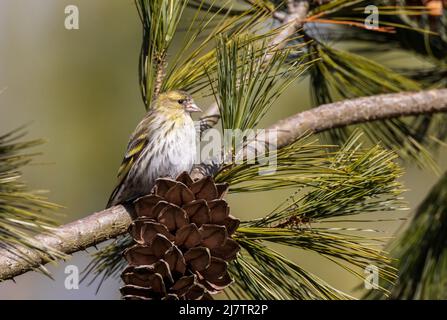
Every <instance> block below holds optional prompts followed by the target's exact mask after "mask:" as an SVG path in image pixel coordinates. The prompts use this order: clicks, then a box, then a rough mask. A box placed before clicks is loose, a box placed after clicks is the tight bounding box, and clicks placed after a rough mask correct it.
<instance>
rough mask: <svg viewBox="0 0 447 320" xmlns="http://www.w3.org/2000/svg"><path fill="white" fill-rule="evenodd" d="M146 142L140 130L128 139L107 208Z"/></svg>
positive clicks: (145, 135) (144, 135)
mask: <svg viewBox="0 0 447 320" xmlns="http://www.w3.org/2000/svg"><path fill="white" fill-rule="evenodd" d="M147 142H148V139H147V133H146V132H144V133H141V132H140V133H139V134H138V135H134V136H133V137H132V138H131V140H130V141H129V144H128V146H127V151H126V154H125V156H124V159H123V162H122V163H121V166H120V168H119V169H118V183H117V186H116V188H115V189H114V190H113V192H112V194H111V196H110V199H109V202H108V203H107V208H108V207H110V206H111V205H112V204H113V202H114V200H115V197H116V195H117V194H118V192H119V190H120V188H121V184H122V183H123V182H124V180H125V179H126V177H127V174H128V173H129V171H130V169H131V168H132V166H133V164H134V163H135V162H136V160H137V159H138V157H139V156H140V154H141V152H142V151H143V150H144V147H145V146H146V145H147Z"/></svg>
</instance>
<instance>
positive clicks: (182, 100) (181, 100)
mask: <svg viewBox="0 0 447 320" xmlns="http://www.w3.org/2000/svg"><path fill="white" fill-rule="evenodd" d="M177 102H178V103H180V104H183V103H184V102H185V100H184V99H180V100H178V101H177Z"/></svg>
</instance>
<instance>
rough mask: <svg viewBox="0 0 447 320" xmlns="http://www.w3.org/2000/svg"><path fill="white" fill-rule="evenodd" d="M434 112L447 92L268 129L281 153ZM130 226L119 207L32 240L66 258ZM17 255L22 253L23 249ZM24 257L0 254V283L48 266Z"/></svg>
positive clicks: (441, 108)
mask: <svg viewBox="0 0 447 320" xmlns="http://www.w3.org/2000/svg"><path fill="white" fill-rule="evenodd" d="M438 112H447V89H437V90H428V91H421V92H414V93H411V92H407V93H396V94H385V95H377V96H371V97H364V98H358V99H352V100H345V101H341V102H336V103H331V104H326V105H322V106H320V107H318V108H314V109H311V110H308V111H304V112H301V113H298V114H296V115H294V116H291V117H289V118H286V119H283V120H280V121H279V122H277V123H276V124H274V125H272V126H271V127H270V128H271V129H277V130H278V147H281V146H285V145H287V144H289V143H291V142H293V141H294V140H296V139H297V138H299V137H300V136H302V135H303V134H304V133H306V132H308V133H316V132H322V131H325V130H328V129H332V128H338V127H343V126H348V125H352V124H357V123H365V122H369V121H376V120H384V119H392V118H397V117H402V116H412V115H420V114H432V113H438ZM201 172H203V171H201V170H197V171H196V172H195V177H200V176H201ZM202 176H203V174H202ZM130 223H131V218H130V214H129V212H128V211H127V210H126V209H125V208H124V207H123V206H121V205H120V206H115V207H112V208H109V209H107V210H104V211H101V212H98V213H95V214H92V215H90V216H87V217H86V218H84V219H80V220H77V221H74V222H72V223H70V224H67V225H64V226H61V227H59V228H56V229H55V230H54V235H39V236H37V237H36V240H37V241H38V242H41V243H42V244H45V245H47V246H49V247H52V248H54V249H57V250H59V251H60V252H63V253H66V254H71V253H74V252H77V251H80V250H84V249H86V248H88V247H90V246H93V245H96V244H99V243H101V242H103V241H106V240H108V239H111V238H115V237H117V236H119V235H121V234H124V233H125V232H126V231H127V228H128V226H129V225H130ZM22 250H23V251H25V252H28V250H27V249H26V248H23V249H22ZM29 256H30V259H28V260H27V261H23V260H17V258H15V257H14V254H13V252H9V251H5V250H2V251H0V281H1V280H7V279H11V278H13V277H15V276H18V275H20V274H23V273H25V272H28V271H30V270H33V269H35V268H37V267H39V266H40V265H43V264H45V263H47V262H49V260H50V259H49V256H46V255H44V254H38V253H35V252H29Z"/></svg>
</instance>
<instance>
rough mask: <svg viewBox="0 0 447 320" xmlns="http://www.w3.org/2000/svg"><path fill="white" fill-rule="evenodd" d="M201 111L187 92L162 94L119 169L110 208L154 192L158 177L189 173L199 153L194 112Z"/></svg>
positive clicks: (138, 127)
mask: <svg viewBox="0 0 447 320" xmlns="http://www.w3.org/2000/svg"><path fill="white" fill-rule="evenodd" d="M200 111H201V110H200V109H199V108H198V107H197V105H196V104H195V103H194V101H193V99H192V97H191V96H190V95H189V94H188V93H186V92H184V91H178V90H176V91H170V92H167V93H162V94H160V95H159V96H158V98H157V99H156V100H155V101H154V102H152V104H151V107H150V110H149V112H148V113H147V114H146V115H145V117H144V119H143V120H142V121H141V122H140V123H139V124H138V126H137V128H136V129H135V131H134V133H133V134H132V136H131V138H130V141H129V144H128V146H127V151H126V155H125V156H124V160H123V163H122V164H121V167H120V168H119V171H118V180H119V182H118V185H117V187H116V188H115V190H114V191H113V193H112V195H111V196H110V199H109V202H108V204H107V207H111V206H114V205H117V204H119V203H123V202H125V201H129V200H133V199H135V198H137V197H140V196H143V195H146V194H148V193H150V191H151V189H152V187H153V186H154V184H155V180H156V179H157V178H161V177H171V178H176V177H177V176H178V175H179V174H180V173H182V172H183V171H187V172H189V171H190V170H191V169H192V166H193V164H194V159H195V156H196V131H195V127H194V122H193V120H192V118H191V113H192V112H200Z"/></svg>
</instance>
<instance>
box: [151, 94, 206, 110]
mask: <svg viewBox="0 0 447 320" xmlns="http://www.w3.org/2000/svg"><path fill="white" fill-rule="evenodd" d="M156 108H163V109H165V110H171V111H186V112H188V113H192V112H202V110H201V109H200V108H199V107H198V106H197V105H196V104H195V102H194V100H193V99H192V97H191V95H190V94H189V93H187V92H185V91H181V90H173V91H168V92H165V93H162V94H160V95H159V97H158V98H157V103H156Z"/></svg>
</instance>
